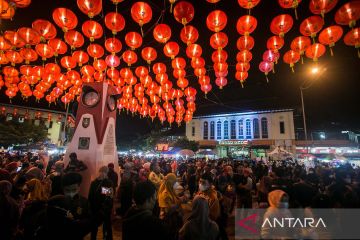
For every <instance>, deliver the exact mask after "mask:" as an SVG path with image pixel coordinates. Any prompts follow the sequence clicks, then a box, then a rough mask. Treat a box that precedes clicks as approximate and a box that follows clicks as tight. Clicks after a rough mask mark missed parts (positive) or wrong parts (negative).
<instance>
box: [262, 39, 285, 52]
mask: <svg viewBox="0 0 360 240" xmlns="http://www.w3.org/2000/svg"><path fill="white" fill-rule="evenodd" d="M266 46H267V48H268V49H270V50H273V51H274V52H278V51H279V50H280V49H281V48H282V47H283V46H284V39H283V38H281V37H279V36H272V37H270V38H269V39H268V40H267V42H266Z"/></svg>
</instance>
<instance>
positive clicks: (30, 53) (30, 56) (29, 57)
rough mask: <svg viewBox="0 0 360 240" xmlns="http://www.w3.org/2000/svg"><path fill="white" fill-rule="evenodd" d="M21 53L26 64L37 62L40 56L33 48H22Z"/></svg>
mask: <svg viewBox="0 0 360 240" xmlns="http://www.w3.org/2000/svg"><path fill="white" fill-rule="evenodd" d="M19 53H20V56H21V57H22V58H23V59H24V60H25V64H29V63H30V62H35V61H36V60H37V59H38V54H37V53H36V52H35V50H33V49H31V48H22V49H20V51H19ZM0 64H1V62H0Z"/></svg>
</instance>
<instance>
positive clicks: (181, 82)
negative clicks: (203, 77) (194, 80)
mask: <svg viewBox="0 0 360 240" xmlns="http://www.w3.org/2000/svg"><path fill="white" fill-rule="evenodd" d="M176 85H177V86H178V87H179V88H181V89H182V90H184V88H186V87H187V86H188V85H189V81H188V80H187V79H186V78H179V79H178V80H177V82H176Z"/></svg>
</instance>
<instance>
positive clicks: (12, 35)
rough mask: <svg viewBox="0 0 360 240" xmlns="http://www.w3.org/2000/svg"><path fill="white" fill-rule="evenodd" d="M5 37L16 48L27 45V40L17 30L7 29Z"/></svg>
mask: <svg viewBox="0 0 360 240" xmlns="http://www.w3.org/2000/svg"><path fill="white" fill-rule="evenodd" d="M4 38H5V39H6V40H8V41H9V42H10V44H11V45H13V46H14V47H16V48H22V47H24V46H25V44H26V43H25V40H24V39H22V38H21V37H20V35H19V34H18V33H17V32H14V31H6V32H5V33H4Z"/></svg>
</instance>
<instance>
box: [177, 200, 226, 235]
mask: <svg viewBox="0 0 360 240" xmlns="http://www.w3.org/2000/svg"><path fill="white" fill-rule="evenodd" d="M216 239H219V228H218V226H217V224H216V223H215V222H214V221H212V220H210V217H209V205H208V202H207V200H206V199H205V198H204V197H201V196H196V197H195V198H194V200H193V203H192V211H191V215H190V217H189V218H188V220H187V221H186V223H185V224H184V226H183V227H182V228H181V229H180V231H179V240H216Z"/></svg>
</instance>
